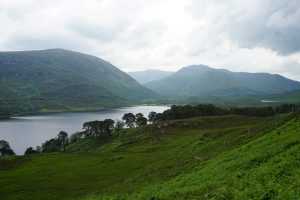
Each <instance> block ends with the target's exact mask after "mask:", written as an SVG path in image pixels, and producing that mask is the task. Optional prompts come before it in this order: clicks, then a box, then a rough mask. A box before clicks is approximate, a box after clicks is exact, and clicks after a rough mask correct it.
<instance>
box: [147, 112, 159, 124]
mask: <svg viewBox="0 0 300 200" xmlns="http://www.w3.org/2000/svg"><path fill="white" fill-rule="evenodd" d="M148 121H149V122H150V123H153V124H155V123H156V121H157V113H156V112H154V111H151V112H150V113H149V115H148Z"/></svg>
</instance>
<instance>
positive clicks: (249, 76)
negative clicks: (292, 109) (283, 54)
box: [144, 65, 300, 97]
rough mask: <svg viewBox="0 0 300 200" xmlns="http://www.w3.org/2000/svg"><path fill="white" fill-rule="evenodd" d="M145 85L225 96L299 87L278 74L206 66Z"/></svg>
mask: <svg viewBox="0 0 300 200" xmlns="http://www.w3.org/2000/svg"><path fill="white" fill-rule="evenodd" d="M144 86H145V87H147V88H149V89H151V90H153V91H154V92H156V93H158V94H160V95H163V96H168V97H193V96H207V95H214V96H217V97H226V96H241V95H267V94H276V93H284V92H287V91H291V90H296V89H300V82H298V81H293V80H290V79H287V78H285V77H283V76H280V75H277V74H268V73H246V72H232V71H229V70H226V69H214V68H211V67H208V66H205V65H191V66H187V67H184V68H182V69H180V70H179V71H177V72H175V73H174V74H171V75H169V76H168V77H165V78H162V79H159V80H155V81H151V82H148V83H146V84H144Z"/></svg>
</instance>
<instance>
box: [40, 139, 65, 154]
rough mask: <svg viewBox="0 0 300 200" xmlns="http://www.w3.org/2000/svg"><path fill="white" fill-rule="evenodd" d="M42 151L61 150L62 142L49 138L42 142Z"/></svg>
mask: <svg viewBox="0 0 300 200" xmlns="http://www.w3.org/2000/svg"><path fill="white" fill-rule="evenodd" d="M42 149H43V150H42V152H46V153H50V152H59V151H61V143H60V142H59V141H58V140H57V139H54V138H52V139H50V140H47V141H46V142H45V143H43V144H42Z"/></svg>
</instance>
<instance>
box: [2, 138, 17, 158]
mask: <svg viewBox="0 0 300 200" xmlns="http://www.w3.org/2000/svg"><path fill="white" fill-rule="evenodd" d="M12 155H15V152H14V151H13V150H12V149H11V148H10V146H9V143H8V142H6V141H5V140H0V156H12Z"/></svg>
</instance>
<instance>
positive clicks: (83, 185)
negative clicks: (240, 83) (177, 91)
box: [0, 116, 300, 199]
mask: <svg viewBox="0 0 300 200" xmlns="http://www.w3.org/2000/svg"><path fill="white" fill-rule="evenodd" d="M299 122H300V119H298V118H294V119H291V120H287V117H285V116H284V117H275V118H254V117H241V116H225V117H202V118H194V119H188V120H180V121H172V122H168V123H167V124H164V125H162V126H163V128H157V127H156V126H148V127H144V128H139V129H131V130H124V131H123V132H121V133H119V134H116V135H114V138H113V139H111V141H106V142H107V143H106V144H102V145H100V143H101V142H100V141H91V140H81V141H79V142H78V143H77V144H75V145H72V146H69V147H68V151H69V152H73V153H69V154H47V155H37V156H31V157H15V158H8V159H1V160H0V195H1V197H3V198H4V199H73V198H85V197H86V196H87V198H88V199H104V198H105V197H106V198H107V199H110V198H113V199H120V198H121V196H122V198H126V199H150V198H151V197H158V198H159V199H183V198H186V199H203V198H213V197H214V198H215V199H249V198H255V199H258V198H262V197H266V196H267V195H269V196H272V195H275V196H277V198H278V199H291V198H292V197H296V196H297V195H298V196H299V193H300V191H299V189H298V188H299V187H300V181H299V180H300V170H299V169H300V157H299V156H300V154H299V152H300V135H299V131H300V126H299ZM277 127H278V128H277ZM99 146H100V147H99ZM79 149H81V151H82V152H80V151H79Z"/></svg>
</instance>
